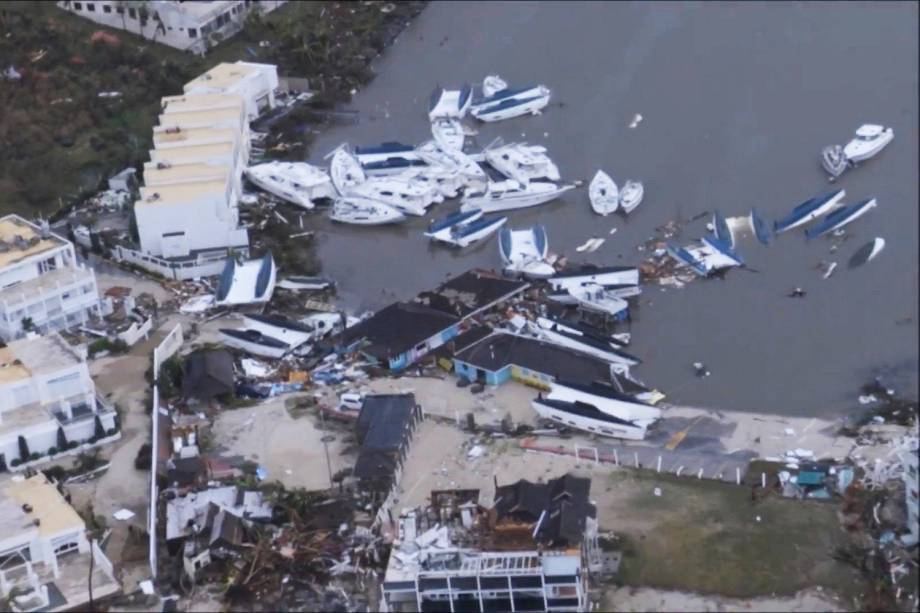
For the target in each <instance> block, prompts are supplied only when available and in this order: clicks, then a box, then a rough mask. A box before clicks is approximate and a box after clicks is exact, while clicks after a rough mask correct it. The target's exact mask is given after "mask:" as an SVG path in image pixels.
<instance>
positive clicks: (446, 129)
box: [431, 118, 466, 151]
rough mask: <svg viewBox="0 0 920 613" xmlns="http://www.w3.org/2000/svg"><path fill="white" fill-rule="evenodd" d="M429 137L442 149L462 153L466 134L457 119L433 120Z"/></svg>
mask: <svg viewBox="0 0 920 613" xmlns="http://www.w3.org/2000/svg"><path fill="white" fill-rule="evenodd" d="M431 135H432V136H433V137H434V140H435V142H436V143H438V145H439V146H440V147H441V148H442V149H447V150H449V151H463V143H464V142H465V141H466V133H465V132H464V131H463V125H462V124H461V123H460V120H458V119H445V118H441V119H435V120H434V121H432V122H431Z"/></svg>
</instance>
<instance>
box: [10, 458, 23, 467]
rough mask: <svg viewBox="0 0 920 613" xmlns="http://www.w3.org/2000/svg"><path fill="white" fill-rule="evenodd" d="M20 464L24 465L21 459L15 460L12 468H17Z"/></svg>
mask: <svg viewBox="0 0 920 613" xmlns="http://www.w3.org/2000/svg"><path fill="white" fill-rule="evenodd" d="M20 464H22V460H20V459H19V458H14V459H13V460H11V461H10V466H12V467H13V468H16V467H17V466H19V465H20Z"/></svg>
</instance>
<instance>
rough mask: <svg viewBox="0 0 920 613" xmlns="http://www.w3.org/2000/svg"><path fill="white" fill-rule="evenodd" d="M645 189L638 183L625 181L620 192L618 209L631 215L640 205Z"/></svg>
mask: <svg viewBox="0 0 920 613" xmlns="http://www.w3.org/2000/svg"><path fill="white" fill-rule="evenodd" d="M644 195H645V187H643V186H642V183H640V182H639V181H627V182H626V183H625V184H624V185H623V189H621V190H620V209H621V210H622V211H623V212H624V213H631V212H632V211H633V209H635V208H636V207H637V206H639V205H640V204H641V203H642V197H643V196H644Z"/></svg>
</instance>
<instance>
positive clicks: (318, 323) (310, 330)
mask: <svg viewBox="0 0 920 613" xmlns="http://www.w3.org/2000/svg"><path fill="white" fill-rule="evenodd" d="M348 324H349V322H348V321H347V320H343V316H342V315H340V314H338V313H313V314H311V315H307V316H306V317H304V318H302V319H301V320H299V321H295V320H293V319H290V318H288V317H284V316H283V315H259V314H254V313H247V314H244V315H243V327H242V328H221V329H220V336H221V341H222V342H223V343H224V344H225V345H227V346H228V347H233V348H235V349H239V350H240V351H244V352H246V353H248V354H250V355H257V356H262V357H266V358H283V357H284V356H286V355H288V354H289V353H293V354H294V355H298V356H304V355H307V354H309V353H310V351H311V350H312V345H311V344H310V343H315V342H316V341H319V340H321V339H322V338H323V337H325V336H327V335H329V334H331V333H333V332H338V331H341V330H343V329H344V327H346V326H347V325H348Z"/></svg>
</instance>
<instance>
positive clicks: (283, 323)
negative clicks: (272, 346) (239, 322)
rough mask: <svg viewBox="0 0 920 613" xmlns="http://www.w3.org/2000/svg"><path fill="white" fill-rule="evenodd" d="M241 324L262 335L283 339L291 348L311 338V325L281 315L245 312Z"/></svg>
mask: <svg viewBox="0 0 920 613" xmlns="http://www.w3.org/2000/svg"><path fill="white" fill-rule="evenodd" d="M243 324H244V325H245V326H246V329H247V330H255V331H256V332H258V333H259V334H261V335H263V336H268V337H271V338H274V339H276V340H279V341H284V342H285V343H287V344H288V345H289V346H290V348H291V349H296V348H297V347H300V346H301V345H303V344H304V343H306V342H308V341H310V340H311V339H312V338H313V328H312V327H310V326H307V325H305V324H302V323H300V322H297V321H294V320H293V319H288V318H287V317H285V316H283V315H259V314H256V313H246V314H245V315H243Z"/></svg>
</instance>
